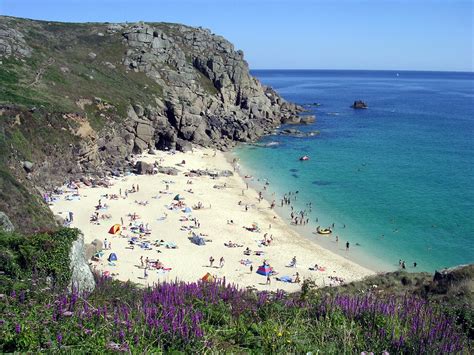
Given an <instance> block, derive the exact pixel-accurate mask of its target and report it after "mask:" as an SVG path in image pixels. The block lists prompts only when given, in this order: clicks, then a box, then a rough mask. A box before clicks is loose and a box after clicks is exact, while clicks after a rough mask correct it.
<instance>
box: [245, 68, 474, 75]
mask: <svg viewBox="0 0 474 355" xmlns="http://www.w3.org/2000/svg"><path fill="white" fill-rule="evenodd" d="M249 70H250V71H252V70H268V71H269V70H281V71H304V70H306V71H311V70H312V71H381V72H398V73H402V72H423V73H458V74H474V69H473V70H471V71H466V70H433V69H340V68H336V69H329V68H249Z"/></svg>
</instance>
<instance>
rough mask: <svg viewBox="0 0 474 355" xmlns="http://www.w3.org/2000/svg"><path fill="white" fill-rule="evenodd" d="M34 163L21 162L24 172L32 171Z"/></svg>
mask: <svg viewBox="0 0 474 355" xmlns="http://www.w3.org/2000/svg"><path fill="white" fill-rule="evenodd" d="M33 167H34V164H33V163H32V162H30V161H24V162H23V169H25V170H26V172H28V173H31V172H32V171H33Z"/></svg>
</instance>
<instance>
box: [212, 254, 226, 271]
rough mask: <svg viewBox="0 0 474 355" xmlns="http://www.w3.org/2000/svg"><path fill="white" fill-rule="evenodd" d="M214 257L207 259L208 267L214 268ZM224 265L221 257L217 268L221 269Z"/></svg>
mask: <svg viewBox="0 0 474 355" xmlns="http://www.w3.org/2000/svg"><path fill="white" fill-rule="evenodd" d="M214 261H215V259H214V257H213V256H210V257H209V267H214ZM224 263H225V260H224V257H223V256H222V257H221V258H220V259H219V267H220V268H221V269H222V268H223V267H224Z"/></svg>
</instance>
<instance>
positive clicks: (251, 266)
mask: <svg viewBox="0 0 474 355" xmlns="http://www.w3.org/2000/svg"><path fill="white" fill-rule="evenodd" d="M252 272H253V265H252V264H250V273H252Z"/></svg>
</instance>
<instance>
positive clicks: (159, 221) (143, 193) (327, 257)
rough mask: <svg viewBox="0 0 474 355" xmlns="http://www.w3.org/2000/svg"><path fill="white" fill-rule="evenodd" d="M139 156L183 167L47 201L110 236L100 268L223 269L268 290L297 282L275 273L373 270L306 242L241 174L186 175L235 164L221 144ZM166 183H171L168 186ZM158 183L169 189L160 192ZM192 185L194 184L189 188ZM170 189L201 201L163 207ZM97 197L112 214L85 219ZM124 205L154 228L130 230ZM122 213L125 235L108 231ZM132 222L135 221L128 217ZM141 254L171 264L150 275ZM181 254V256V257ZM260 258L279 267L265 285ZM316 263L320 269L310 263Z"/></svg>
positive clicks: (146, 280) (188, 274) (76, 223)
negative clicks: (134, 242)
mask: <svg viewBox="0 0 474 355" xmlns="http://www.w3.org/2000/svg"><path fill="white" fill-rule="evenodd" d="M214 154H215V156H214ZM137 159H138V160H143V161H146V162H149V163H152V162H153V161H155V160H158V159H162V160H163V161H162V166H167V167H168V166H172V167H175V168H178V169H179V170H181V171H180V172H179V173H178V175H177V176H172V175H164V174H161V173H158V174H156V175H133V174H132V175H129V176H127V177H122V178H114V179H113V180H112V181H113V183H114V184H113V186H111V187H109V188H105V187H104V188H102V187H101V188H83V187H81V188H80V192H81V195H82V196H81V198H80V200H76V201H68V200H65V199H64V198H62V199H60V200H59V201H57V202H55V203H53V205H52V206H51V209H52V210H53V212H54V213H55V214H59V215H63V216H64V214H67V213H68V212H69V211H72V212H73V213H74V220H73V222H72V225H71V226H72V227H78V228H79V229H81V230H82V231H83V233H84V238H85V242H86V243H90V242H92V241H93V240H94V239H96V238H97V239H99V240H102V241H104V240H105V238H107V239H108V242H111V243H112V248H111V249H110V251H109V250H106V251H105V255H104V256H103V257H102V258H101V260H100V261H98V262H93V266H94V267H96V268H97V269H98V270H100V271H105V272H108V273H109V274H111V275H114V274H115V277H116V278H117V279H119V280H122V281H127V280H130V281H132V282H137V283H140V284H143V285H151V284H153V283H156V282H160V281H170V280H175V279H177V280H180V281H196V280H198V279H200V278H201V277H203V276H204V275H205V274H206V273H207V272H210V273H211V274H212V275H214V276H215V277H217V278H224V277H225V279H226V281H227V282H231V283H235V284H238V285H239V286H241V287H252V288H256V289H260V290H272V291H274V290H277V289H283V290H285V291H288V292H294V291H298V290H299V289H300V287H301V284H298V283H286V282H279V281H277V280H276V278H277V277H278V278H279V277H282V276H289V277H291V278H292V279H293V280H294V279H295V274H296V273H298V274H299V278H300V280H301V281H303V279H312V280H313V281H314V282H315V283H316V284H317V285H318V286H325V285H331V284H332V285H337V284H339V281H337V280H341V279H342V280H344V281H345V282H350V281H354V280H358V279H362V278H363V277H365V276H369V275H374V274H375V272H373V271H372V270H369V269H367V268H365V267H363V266H361V265H358V264H356V263H354V262H352V261H350V260H348V259H345V258H343V257H341V256H339V255H337V254H334V253H332V252H331V251H328V250H326V249H324V248H323V247H321V246H319V245H317V244H316V243H308V240H307V238H305V237H304V236H302V235H300V234H299V233H298V232H297V231H295V230H293V229H292V228H291V226H289V225H288V223H287V222H286V221H285V220H284V219H283V218H281V217H280V216H278V214H276V213H275V211H273V210H271V209H270V205H269V203H268V201H266V200H263V201H261V202H260V203H259V202H258V193H257V191H255V190H254V189H252V188H250V187H249V189H248V190H247V189H246V186H245V184H246V182H245V181H244V179H243V178H241V176H240V175H238V174H236V173H234V175H233V176H229V177H218V178H215V179H213V178H211V177H209V176H198V177H186V176H184V173H185V172H186V171H188V170H189V169H202V170H205V169H208V170H215V169H219V170H230V171H232V170H233V169H232V164H231V163H229V161H228V160H227V156H226V155H224V153H222V152H220V151H218V152H214V151H212V150H210V149H202V148H198V149H195V150H194V152H188V153H180V152H176V153H174V154H173V153H171V152H158V153H157V155H141V156H139V157H137ZM182 160H185V161H186V163H185V164H183V165H181V166H180V164H179V163H180V162H181V161H182ZM163 181H168V182H169V183H164V182H163ZM170 181H173V183H171V182H170ZM190 182H192V183H191V184H190ZM134 184H137V185H138V184H139V186H140V190H139V192H137V193H136V194H134V196H133V197H132V198H130V196H129V197H128V198H124V197H123V196H121V197H119V198H118V199H115V200H108V199H107V200H106V199H105V197H104V196H105V194H117V195H119V190H120V192H122V195H123V191H125V189H126V188H127V187H128V188H129V187H130V186H131V185H134ZM166 185H168V188H169V191H167V190H165V186H166ZM158 189H159V191H162V192H166V193H164V194H160V193H159V192H158V191H157V190H158ZM189 189H192V191H191V192H187V190H189ZM175 194H180V195H182V196H183V197H184V200H183V203H184V204H185V205H186V206H188V207H189V206H195V205H196V204H197V203H198V202H202V203H203V205H204V206H205V208H203V209H201V210H193V211H192V213H190V214H189V215H188V214H185V213H182V211H170V210H167V209H166V208H165V207H164V204H165V203H166V204H169V203H170V201H172V198H173V196H174V195H175ZM155 198H156V199H155ZM101 199H103V201H105V203H107V204H109V208H108V209H107V210H106V211H104V212H105V213H102V211H101V212H99V214H102V215H109V216H110V219H108V220H100V224H92V223H90V222H89V217H90V215H91V214H92V213H94V206H95V205H96V204H97V203H98V201H99V200H101ZM132 199H133V200H135V202H136V201H138V202H143V203H144V204H145V205H144V206H142V205H139V204H137V203H135V202H134V201H133V200H132ZM145 200H146V203H145ZM103 201H102V203H103ZM239 201H244V203H246V204H248V206H250V207H249V211H248V212H246V211H245V210H244V209H243V204H240V205H239V204H238V202H239ZM208 206H209V207H208ZM127 213H137V214H138V215H140V219H139V222H141V223H143V224H146V225H148V226H149V227H150V229H151V233H150V234H149V235H142V236H141V237H137V235H136V234H135V235H134V234H132V233H131V232H130V230H129V229H128V228H127V227H130V223H132V222H131V221H129V219H128V218H127ZM165 216H166V217H165ZM186 216H188V217H186ZM191 216H192V217H195V218H196V219H197V221H198V222H197V223H199V228H197V229H194V228H193V226H192V222H191V221H190V218H191ZM163 217H165V218H163ZM121 218H122V219H123V221H124V223H123V224H124V225H125V228H124V230H123V232H122V233H121V234H122V236H112V235H110V234H108V233H107V231H108V229H109V227H110V226H111V225H113V224H115V223H121V221H120V219H121ZM186 218H188V220H187V221H185V220H184V219H186ZM229 220H233V221H234V223H231V224H230V223H228V222H227V221H229ZM135 222H136V221H133V224H135ZM194 223H195V224H196V222H194ZM252 224H256V225H258V226H259V228H260V232H249V231H248V230H245V229H243V228H244V227H249V226H252ZM183 228H184V230H183ZM190 231H191V232H195V233H202V234H203V235H204V238H208V239H211V240H212V242H209V243H207V244H206V245H203V246H198V245H195V244H192V243H191V242H190V241H189V240H188V238H187V237H188V236H189V235H190ZM265 233H267V234H268V236H269V235H270V234H273V242H272V243H271V245H270V246H265V245H264V244H262V243H261V241H262V239H263V236H264V235H265ZM132 236H135V237H137V238H138V240H139V241H140V240H148V241H149V242H150V244H153V241H159V240H163V241H164V242H170V243H174V244H176V245H177V246H178V249H168V248H165V247H164V246H155V245H153V246H152V247H151V250H146V251H145V250H141V249H140V248H137V247H136V246H135V247H134V248H133V249H130V243H129V242H130V239H131V237H132ZM229 241H231V242H232V243H234V244H237V245H242V247H233V248H229V247H226V246H225V245H224V244H225V243H228V242H229ZM247 247H248V248H249V249H250V250H252V254H251V255H248V256H247V255H244V253H243V251H244V250H245V249H246V248H247ZM259 250H260V251H261V252H262V255H255V254H254V252H255V251H259ZM111 252H115V253H116V254H117V256H118V261H116V262H113V263H109V262H108V261H107V260H104V258H105V257H107V256H108V255H109V253H111ZM140 256H144V258H145V257H146V256H148V258H149V259H150V260H152V259H159V260H160V262H161V263H163V264H164V266H165V267H164V268H163V269H170V270H163V269H159V270H154V269H150V270H149V271H148V276H147V277H145V276H144V269H142V268H141V265H140ZM210 256H212V257H213V258H214V259H215V264H214V265H213V267H209V258H210ZM294 256H296V258H297V266H296V267H295V268H293V267H291V268H290V267H287V266H288V264H289V263H290V262H291V260H292V258H293V257H294ZM221 257H222V258H224V262H223V264H224V265H223V267H222V268H220V267H217V268H216V264H217V265H219V260H220V258H221ZM183 260H186V261H185V262H183ZM247 260H248V261H250V262H251V263H252V265H253V271H252V272H250V267H249V264H247V265H244V264H242V263H241V261H247ZM264 260H267V261H268V262H269V263H270V265H271V266H272V267H273V268H274V270H275V271H276V272H278V274H277V275H275V276H273V277H271V280H270V281H271V284H270V285H267V284H266V278H265V277H264V276H261V275H258V274H256V271H257V269H258V267H259V266H260V265H262V263H263V261H264ZM316 263H317V264H318V265H320V267H322V270H324V271H311V270H309V268H310V267H312V266H313V265H314V264H316ZM111 264H112V265H111ZM336 279H337V280H336Z"/></svg>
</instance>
